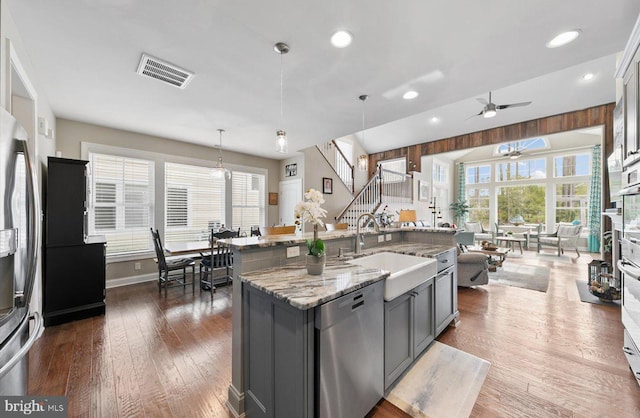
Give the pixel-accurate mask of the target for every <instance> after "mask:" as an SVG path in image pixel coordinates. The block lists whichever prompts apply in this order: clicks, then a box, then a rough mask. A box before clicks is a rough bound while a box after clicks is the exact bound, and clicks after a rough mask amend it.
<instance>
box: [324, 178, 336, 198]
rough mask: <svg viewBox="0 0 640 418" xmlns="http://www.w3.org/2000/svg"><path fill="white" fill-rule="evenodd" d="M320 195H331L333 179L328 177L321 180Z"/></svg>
mask: <svg viewBox="0 0 640 418" xmlns="http://www.w3.org/2000/svg"><path fill="white" fill-rule="evenodd" d="M322 193H324V194H333V179H332V178H330V177H323V178H322Z"/></svg>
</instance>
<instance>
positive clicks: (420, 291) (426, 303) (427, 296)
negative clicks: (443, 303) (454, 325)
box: [412, 279, 435, 357]
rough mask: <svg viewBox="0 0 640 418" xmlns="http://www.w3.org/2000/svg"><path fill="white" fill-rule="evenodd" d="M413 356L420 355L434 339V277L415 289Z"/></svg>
mask: <svg viewBox="0 0 640 418" xmlns="http://www.w3.org/2000/svg"><path fill="white" fill-rule="evenodd" d="M412 293H413V299H414V303H413V306H414V314H413V318H414V319H413V321H414V322H413V356H414V357H418V356H419V355H420V353H422V352H423V351H424V350H425V349H426V348H427V347H428V346H429V344H431V341H433V339H434V335H435V327H434V322H433V279H431V280H429V281H428V282H426V283H423V284H421V285H420V286H418V287H416V288H415V289H414V290H413V292H412Z"/></svg>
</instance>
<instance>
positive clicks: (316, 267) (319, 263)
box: [307, 253, 327, 276]
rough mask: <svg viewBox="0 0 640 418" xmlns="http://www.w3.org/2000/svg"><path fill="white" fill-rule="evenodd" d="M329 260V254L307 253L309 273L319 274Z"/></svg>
mask: <svg viewBox="0 0 640 418" xmlns="http://www.w3.org/2000/svg"><path fill="white" fill-rule="evenodd" d="M326 261H327V254H326V253H325V254H322V255H321V256H320V257H316V256H315V255H311V254H307V273H309V274H310V275H312V276H319V275H321V274H322V272H323V271H324V265H325V263H326Z"/></svg>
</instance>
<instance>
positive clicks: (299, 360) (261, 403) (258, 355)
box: [242, 281, 384, 418]
mask: <svg viewBox="0 0 640 418" xmlns="http://www.w3.org/2000/svg"><path fill="white" fill-rule="evenodd" d="M383 285H384V282H383V281H379V282H376V283H374V284H371V285H369V286H366V287H364V288H361V289H357V290H355V291H353V292H350V293H348V294H346V295H343V296H341V297H339V298H336V299H333V300H331V301H329V302H327V303H325V304H323V305H319V306H317V307H315V308H311V309H307V310H304V309H297V308H295V307H293V306H291V305H289V304H288V303H286V302H283V301H282V300H279V299H276V298H275V297H273V296H271V295H268V294H267V293H264V292H262V291H261V290H258V289H256V288H254V287H251V286H250V285H247V284H244V285H243V289H242V291H243V311H244V318H243V321H244V323H243V325H244V329H243V332H244V341H245V347H244V351H243V355H244V364H245V369H244V379H245V412H246V416H247V417H251V418H254V417H268V418H274V417H275V418H279V417H296V418H297V417H300V418H304V417H309V418H313V417H319V418H324V417H336V418H340V417H352V416H353V417H355V416H364V415H366V414H367V413H368V412H369V411H370V410H371V408H373V407H374V406H375V404H376V403H377V402H378V401H379V400H380V399H381V398H382V396H383V361H384V357H383V346H382V345H383V338H384V335H383V333H384V328H383V325H384V324H383V296H382V295H383V288H384V286H383Z"/></svg>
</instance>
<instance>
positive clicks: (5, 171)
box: [0, 108, 41, 395]
mask: <svg viewBox="0 0 640 418" xmlns="http://www.w3.org/2000/svg"><path fill="white" fill-rule="evenodd" d="M32 155H33V154H31V153H30V152H29V147H28V141H27V134H26V131H25V130H24V129H23V128H22V127H21V126H20V125H19V124H18V123H17V122H16V120H15V119H14V118H13V116H11V115H10V114H9V113H7V112H6V111H5V110H4V109H2V108H0V395H25V394H26V392H27V370H28V369H27V360H28V356H27V353H28V351H29V349H30V348H31V346H32V345H33V342H34V341H35V339H36V337H37V333H38V330H39V329H40V328H41V319H40V315H39V314H38V313H34V314H33V315H30V313H29V300H30V299H31V293H32V290H33V286H34V281H35V276H36V267H37V262H38V260H37V257H38V247H39V245H40V221H39V216H38V214H39V212H40V208H39V204H38V193H39V192H38V187H37V182H36V178H35V170H34V165H33V164H34V162H33V161H32V159H31V156H32ZM31 319H33V320H34V321H35V322H34V324H33V325H32V327H31V330H32V332H31V334H30V320H31Z"/></svg>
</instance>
